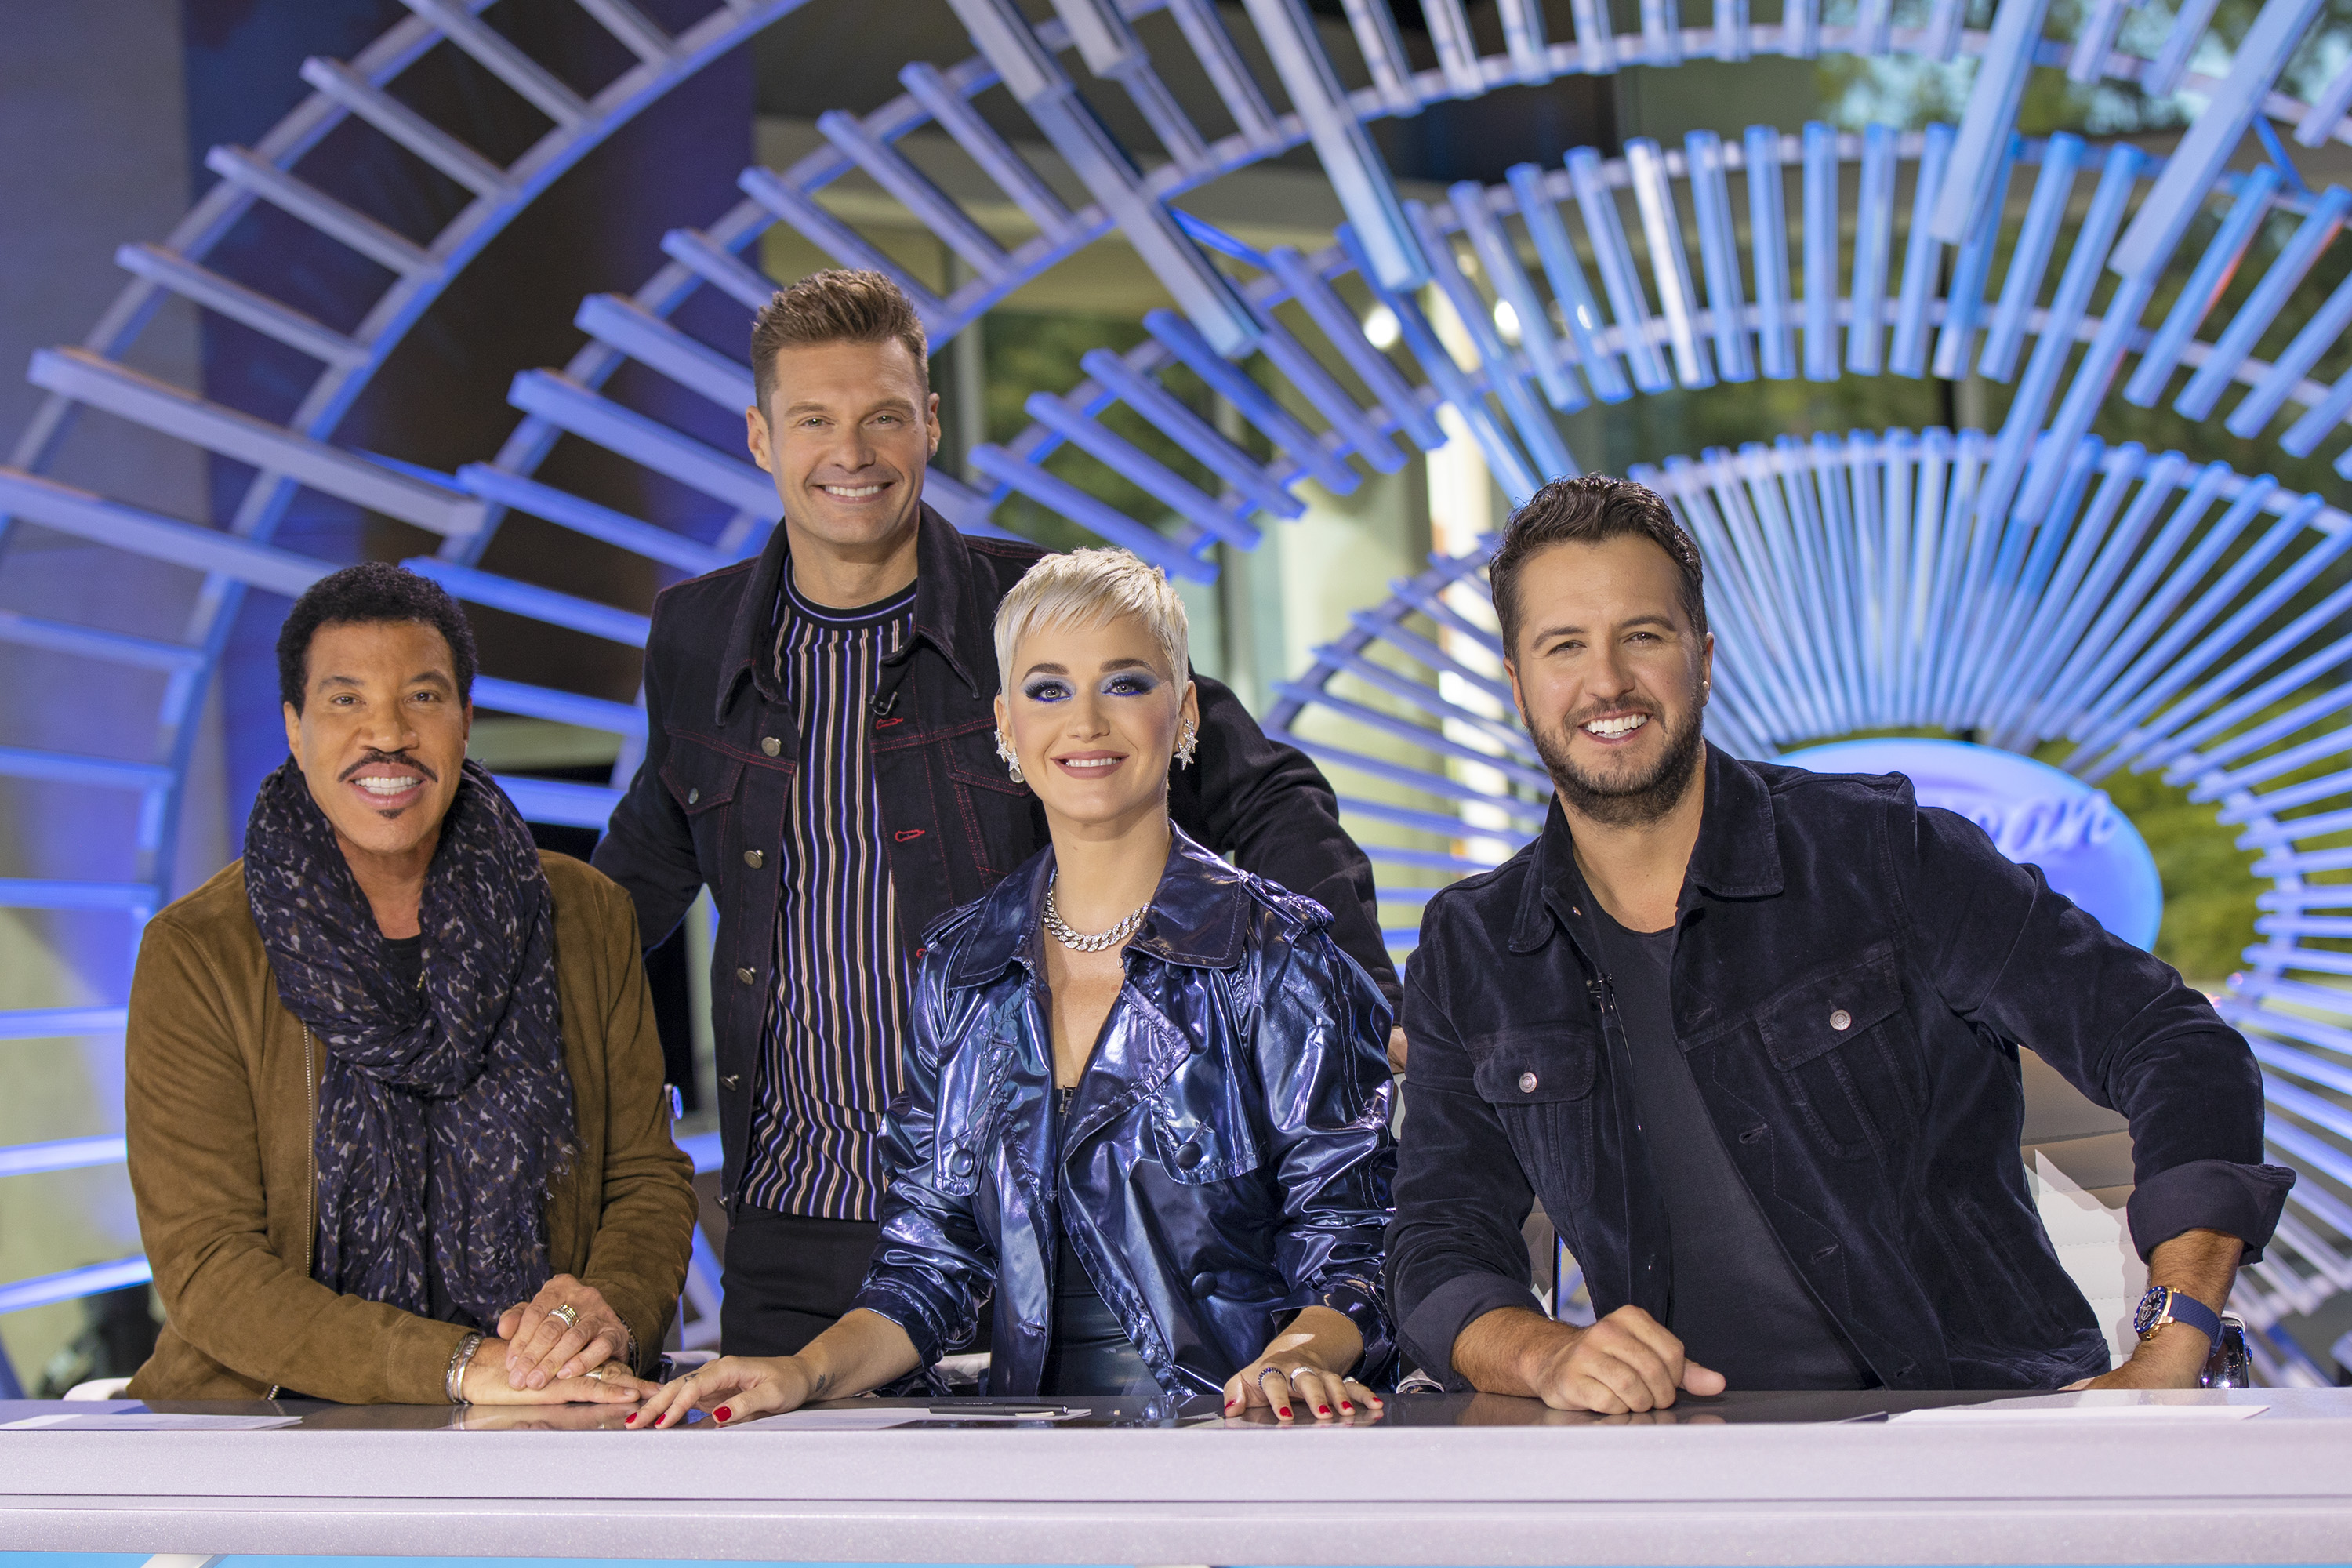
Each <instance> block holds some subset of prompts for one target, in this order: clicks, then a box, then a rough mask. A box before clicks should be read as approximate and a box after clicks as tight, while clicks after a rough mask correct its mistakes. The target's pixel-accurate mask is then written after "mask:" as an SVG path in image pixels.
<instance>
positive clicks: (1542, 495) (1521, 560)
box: [1486, 474, 1706, 658]
mask: <svg viewBox="0 0 2352 1568" xmlns="http://www.w3.org/2000/svg"><path fill="white" fill-rule="evenodd" d="M1628 533H1633V534H1639V535H1640V536H1641V537H1642V538H1643V539H1646V540H1648V541H1649V542H1651V543H1653V544H1654V545H1656V546H1657V547H1658V548H1659V549H1661V550H1663V551H1664V552H1666V558H1667V559H1668V560H1670V561H1672V562H1673V563H1675V569H1676V570H1677V571H1679V572H1680V573H1681V574H1682V579H1683V583H1682V601H1683V614H1684V616H1686V617H1687V618H1688V619H1689V621H1690V624H1691V626H1692V628H1693V629H1694V630H1696V632H1697V633H1698V634H1699V635H1700V636H1701V637H1705V636H1706V584H1705V582H1704V580H1703V575H1704V574H1703V569H1702V567H1701V566H1700V564H1699V558H1698V546H1697V545H1696V544H1694V543H1692V542H1691V536H1690V535H1689V534H1687V533H1685V532H1684V531H1683V525H1682V524H1681V523H1678V522H1676V521H1675V514H1674V511H1673V509H1671V508H1670V507H1668V506H1667V505H1666V503H1665V499H1664V497H1662V496H1660V495H1659V494H1658V492H1657V491H1655V490H1654V489H1650V488H1649V487H1647V486H1646V485H1637V484H1635V483H1634V482H1633V480H1631V479H1617V478H1615V477H1614V476H1612V475H1609V474H1581V475H1579V476H1578V477H1577V478H1575V479H1554V480H1552V482H1551V483H1549V484H1548V485H1546V486H1544V488H1543V489H1539V490H1538V491H1537V492H1536V493H1535V495H1534V497H1533V498H1532V499H1531V500H1528V504H1527V505H1525V506H1523V507H1521V508H1519V510H1517V511H1515V512H1513V513H1512V514H1511V521H1509V522H1508V523H1507V524H1506V525H1505V527H1504V529H1503V542H1502V543H1501V544H1500V545H1498V546H1496V550H1495V553H1494V556H1493V558H1492V559H1490V560H1489V561H1488V562H1487V563H1486V581H1487V583H1488V584H1489V585H1490V586H1491V587H1492V588H1493V589H1494V593H1495V616H1496V619H1498V620H1500V621H1501V622H1502V623H1503V652H1504V656H1505V657H1506V658H1516V657H1517V652H1518V639H1519V598H1518V587H1519V572H1520V570H1521V569H1522V568H1524V567H1525V566H1526V565H1527V563H1528V558H1529V557H1531V556H1533V555H1534V554H1536V553H1537V552H1538V551H1542V550H1547V549H1549V548H1550V547H1551V546H1552V545H1555V544H1599V543H1601V542H1604V541H1607V540H1612V539H1616V538H1619V537H1621V536H1622V535H1624V534H1628Z"/></svg>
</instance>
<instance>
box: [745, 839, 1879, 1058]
mask: <svg viewBox="0 0 2352 1568" xmlns="http://www.w3.org/2000/svg"><path fill="white" fill-rule="evenodd" d="M767 863H768V858H767V857H766V856H765V855H762V854H761V853H760V852H759V851H758V850H757V849H746V850H744V851H743V864H745V865H746V866H749V867H751V869H753V870H754V871H756V870H758V869H759V868H761V867H762V866H764V865H766V864H767ZM1838 1016H1839V1017H1841V1018H1843V1017H1844V1016H1845V1015H1844V1014H1843V1013H1841V1014H1839V1015H1838ZM1838 1027H1839V1028H1841V1029H1842V1028H1843V1027H1845V1026H1844V1025H1843V1024H1841V1025H1839V1026H1838Z"/></svg>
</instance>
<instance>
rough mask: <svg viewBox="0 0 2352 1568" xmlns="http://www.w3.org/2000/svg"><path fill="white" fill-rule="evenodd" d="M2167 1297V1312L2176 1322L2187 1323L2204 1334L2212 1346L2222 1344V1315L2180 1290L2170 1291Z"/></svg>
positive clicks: (2165, 1306)
mask: <svg viewBox="0 0 2352 1568" xmlns="http://www.w3.org/2000/svg"><path fill="white" fill-rule="evenodd" d="M2165 1296H2166V1300H2165V1303H2164V1310H2165V1312H2166V1314H2167V1315H2168V1316H2169V1317H2170V1318H2171V1319H2172V1321H2174V1322H2176V1323H2187V1324H2188V1325H2189V1327H2190V1328H2192V1329H2195V1330H2197V1331H2200V1333H2202V1334H2203V1335H2204V1336H2205V1339H2206V1342H2208V1343H2210V1344H2219V1343H2220V1342H2221V1314H2220V1313H2219V1312H2216V1311H2215V1310H2213V1309H2212V1308H2210V1307H2209V1306H2207V1305H2206V1304H2205V1303H2204V1302H2202V1301H2200V1300H2198V1299H2197V1298H2196V1297H2194V1296H2190V1295H2187V1294H2184V1293H2183V1292H2181V1291H2179V1290H2171V1289H2168V1290H2167V1291H2166V1292H2165Z"/></svg>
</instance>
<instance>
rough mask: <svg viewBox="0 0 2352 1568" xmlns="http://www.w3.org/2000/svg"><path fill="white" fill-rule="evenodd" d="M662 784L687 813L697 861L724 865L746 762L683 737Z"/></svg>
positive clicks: (674, 749) (672, 751)
mask: <svg viewBox="0 0 2352 1568" xmlns="http://www.w3.org/2000/svg"><path fill="white" fill-rule="evenodd" d="M661 777H662V784H663V786H664V787H666V788H667V790H668V791H669V795H670V799H672V800H673V801H675V802H677V808H678V810H680V811H682V812H684V813H685V814H686V826H687V830H688V832H689V833H691V834H692V835H693V836H694V853H695V858H697V859H698V860H699V861H700V862H701V863H702V865H703V867H704V868H706V869H708V868H710V867H713V866H717V865H719V864H720V863H721V861H722V859H723V858H724V856H725V853H726V846H725V844H724V842H723V840H724V838H725V837H726V833H727V825H728V822H729V820H730V818H731V817H732V816H733V815H734V807H735V805H736V797H737V795H740V793H741V791H742V787H743V763H742V762H741V761H740V759H738V758H735V757H730V756H728V755H727V754H726V753H725V752H719V751H714V750H712V749H711V748H710V747H709V746H699V745H696V744H695V743H694V742H693V741H692V740H691V739H688V738H681V741H680V743H679V744H677V745H675V746H673V747H672V748H671V749H670V754H669V760H668V761H667V763H664V764H663V765H662V771H661Z"/></svg>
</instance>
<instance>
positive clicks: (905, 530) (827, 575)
mask: <svg viewBox="0 0 2352 1568" xmlns="http://www.w3.org/2000/svg"><path fill="white" fill-rule="evenodd" d="M774 388H775V389H774V391H773V392H772V393H771V394H770V395H769V399H768V407H767V408H766V409H765V410H762V409H759V408H747V409H745V410H744V411H743V412H744V425H745V430H744V434H745V439H746V441H747V443H748V444H749V446H750V447H751V458H752V460H753V461H754V462H756V463H758V464H759V465H760V467H761V468H763V469H765V470H766V471H767V472H768V474H769V475H770V477H772V479H774V480H775V481H776V494H777V497H778V499H780V500H782V502H783V507H784V528H785V530H786V532H787V535H788V537H789V540H790V544H791V549H792V556H793V582H794V583H795V584H797V585H798V586H799V587H800V588H801V589H802V590H803V592H804V593H807V594H808V595H810V596H811V597H813V598H814V599H815V600H816V601H817V602H818V603H819V604H825V605H861V604H867V603H871V602H872V601H873V600H874V599H877V598H880V597H884V596H887V595H889V594H892V593H895V592H896V591H898V589H900V588H903V587H904V586H906V584H908V583H910V582H912V581H914V577H915V532H916V526H915V525H916V521H917V520H918V518H919V516H920V514H921V507H922V499H923V473H924V470H925V468H926V467H927V466H928V465H929V462H930V459H931V456H932V454H933V453H935V452H937V451H938V450H939V447H940V400H939V397H938V395H936V394H934V393H933V392H932V391H931V390H930V389H929V386H928V385H927V384H926V383H925V379H924V374H923V370H922V367H921V366H920V365H919V364H918V363H917V362H916V360H915V356H914V355H913V354H912V353H909V352H908V348H907V345H906V344H904V343H902V342H898V341H897V340H896V339H892V340H890V341H888V342H878V343H862V342H823V343H806V344H796V345H793V346H790V347H786V348H782V349H778V350H777V351H776V353H775V363H774ZM893 578H895V579H896V580H895V581H892V580H891V579H893ZM841 595H861V596H853V597H843V596H841Z"/></svg>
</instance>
